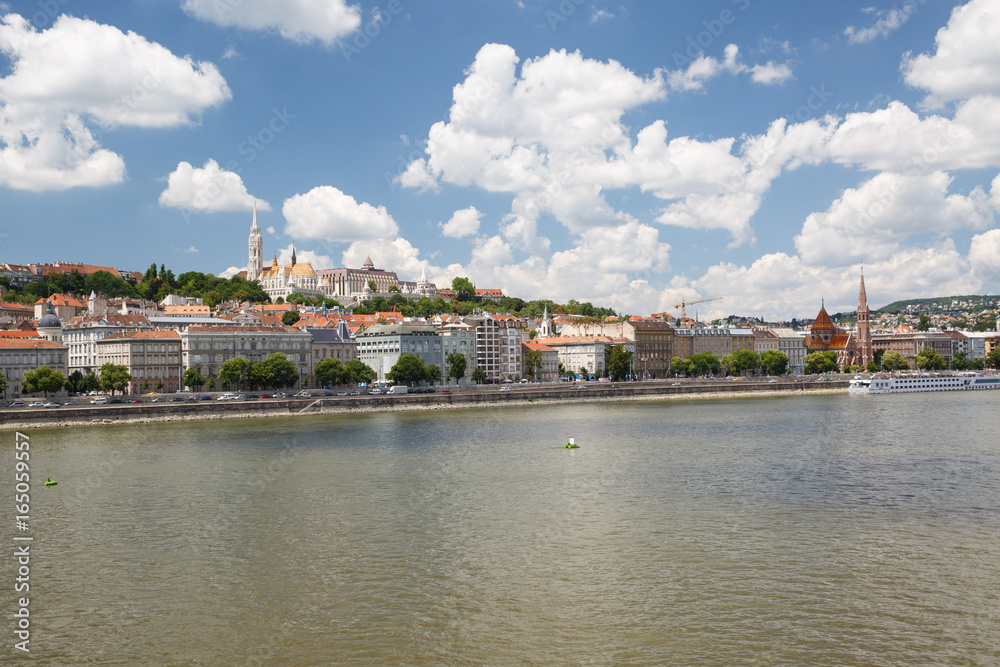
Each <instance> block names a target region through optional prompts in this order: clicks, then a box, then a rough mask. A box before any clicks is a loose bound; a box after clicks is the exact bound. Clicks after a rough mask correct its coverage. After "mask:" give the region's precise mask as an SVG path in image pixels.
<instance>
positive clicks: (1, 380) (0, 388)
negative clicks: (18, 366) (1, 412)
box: [0, 373, 7, 394]
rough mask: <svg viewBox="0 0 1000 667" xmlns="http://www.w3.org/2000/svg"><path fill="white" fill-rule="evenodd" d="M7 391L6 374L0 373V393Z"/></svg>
mask: <svg viewBox="0 0 1000 667" xmlns="http://www.w3.org/2000/svg"><path fill="white" fill-rule="evenodd" d="M5 391H7V376H6V375H4V374H3V373H0V394H2V393H4V392H5Z"/></svg>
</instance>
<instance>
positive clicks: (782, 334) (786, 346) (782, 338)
mask: <svg viewBox="0 0 1000 667" xmlns="http://www.w3.org/2000/svg"><path fill="white" fill-rule="evenodd" d="M771 331H772V332H773V333H774V335H775V336H777V337H778V351H779V352H784V353H785V356H786V357H788V372H789V373H790V374H792V375H802V374H803V373H805V372H806V353H807V352H808V350H807V349H806V332H805V331H795V330H794V329H787V328H784V327H775V328H774V329H771Z"/></svg>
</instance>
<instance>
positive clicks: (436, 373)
mask: <svg viewBox="0 0 1000 667" xmlns="http://www.w3.org/2000/svg"><path fill="white" fill-rule="evenodd" d="M424 370H425V371H427V381H428V382H430V383H431V384H434V383H435V382H439V381H440V380H441V367H440V366H438V365H437V364H427V365H426V366H424Z"/></svg>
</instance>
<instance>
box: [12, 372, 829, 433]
mask: <svg viewBox="0 0 1000 667" xmlns="http://www.w3.org/2000/svg"><path fill="white" fill-rule="evenodd" d="M847 385H848V381H847V380H832V381H829V382H805V381H801V380H781V381H778V382H759V381H746V380H743V381H738V382H733V381H718V382H705V381H700V382H699V381H691V382H685V383H682V384H680V385H679V386H675V385H673V384H672V383H670V382H623V383H605V382H588V383H586V384H585V385H583V386H586V389H582V390H581V389H574V387H575V386H581V385H575V384H569V383H566V384H558V385H542V386H533V385H512V388H511V390H510V391H500V390H499V389H498V388H497V387H491V388H473V389H464V390H460V391H455V390H453V389H448V388H447V387H438V388H437V389H436V391H435V393H433V394H402V395H399V396H386V395H382V396H367V395H363V396H337V397H332V396H323V397H317V396H314V397H312V398H288V399H273V398H268V399H260V400H255V401H216V400H212V401H198V402H197V403H169V402H167V403H142V404H123V405H100V406H98V405H82V406H78V407H62V408H9V409H0V428H2V427H3V426H4V425H8V424H31V425H37V426H44V425H46V424H59V423H66V422H78V423H81V424H87V423H91V424H94V423H97V424H107V423H115V422H128V421H138V420H158V419H164V418H171V417H176V418H178V419H186V418H191V419H199V418H211V417H231V416H238V415H240V414H241V413H253V414H254V415H258V416H259V415H263V416H268V415H273V416H282V415H294V414H308V413H318V412H324V413H325V412H342V411H343V412H349V411H351V410H355V409H359V408H374V409H383V410H384V409H391V408H392V407H394V406H399V407H403V406H406V407H419V406H434V405H440V404H446V405H462V404H468V405H476V404H483V403H496V402H500V403H504V402H510V401H515V402H520V401H529V400H530V401H545V400H553V399H558V400H583V399H590V400H592V399H596V398H608V399H612V400H613V399H615V398H628V397H650V398H655V397H656V396H664V397H669V396H688V395H696V394H720V393H732V394H739V393H747V392H778V391H781V392H788V391H809V390H816V389H843V388H846V387H847ZM442 390H447V391H449V392H451V393H443V391H442Z"/></svg>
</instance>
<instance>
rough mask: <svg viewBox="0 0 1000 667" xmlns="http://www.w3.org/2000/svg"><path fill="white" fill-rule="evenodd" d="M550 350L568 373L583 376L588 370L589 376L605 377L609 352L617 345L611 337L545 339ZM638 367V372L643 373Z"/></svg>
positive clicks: (559, 337) (554, 337)
mask: <svg viewBox="0 0 1000 667" xmlns="http://www.w3.org/2000/svg"><path fill="white" fill-rule="evenodd" d="M544 344H545V346H546V347H548V348H549V349H552V350H555V351H556V354H557V356H558V361H557V366H558V364H559V363H562V365H563V368H565V369H566V372H567V373H575V374H577V375H580V374H581V370H583V369H586V371H587V375H603V374H604V371H605V369H606V368H607V360H606V357H607V350H608V348H610V347H612V346H614V345H615V341H614V340H612V338H611V337H610V336H553V337H551V338H546V339H544ZM641 368H642V367H641V366H639V365H638V364H637V365H636V370H637V371H641Z"/></svg>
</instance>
